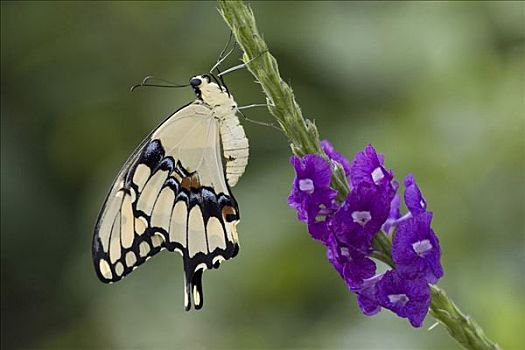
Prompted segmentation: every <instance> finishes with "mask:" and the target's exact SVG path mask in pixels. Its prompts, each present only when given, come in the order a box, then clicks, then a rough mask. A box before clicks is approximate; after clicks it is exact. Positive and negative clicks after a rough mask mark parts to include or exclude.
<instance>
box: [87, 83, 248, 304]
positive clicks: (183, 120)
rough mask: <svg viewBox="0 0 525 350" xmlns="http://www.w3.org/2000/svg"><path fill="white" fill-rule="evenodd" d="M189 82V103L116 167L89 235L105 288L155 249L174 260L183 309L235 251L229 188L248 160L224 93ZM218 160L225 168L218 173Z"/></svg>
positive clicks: (235, 215) (216, 86) (199, 297)
mask: <svg viewBox="0 0 525 350" xmlns="http://www.w3.org/2000/svg"><path fill="white" fill-rule="evenodd" d="M214 80H215V81H212V80H211V78H210V76H209V75H199V76H195V77H193V78H192V79H191V80H190V85H191V86H192V87H193V89H194V91H195V93H196V95H197V99H196V100H195V101H193V102H192V103H190V104H188V105H186V106H184V107H182V108H180V109H179V110H178V111H177V112H175V113H174V114H172V115H171V116H170V117H168V118H167V119H166V120H165V121H164V122H163V123H162V124H161V125H160V126H159V127H158V128H157V129H155V130H154V131H153V132H152V133H151V134H150V135H149V136H148V137H146V139H145V140H144V141H143V142H142V144H141V145H140V146H139V147H138V148H137V149H136V150H135V152H133V154H132V155H131V156H130V157H129V159H128V160H127V161H126V163H125V164H124V166H123V167H122V169H121V170H120V172H119V174H118V176H117V178H116V179H115V181H114V183H113V186H112V187H111V190H110V192H109V194H108V196H107V198H106V201H105V202H104V205H103V207H102V209H101V211H100V214H99V216H98V219H97V223H96V226H95V234H94V236H93V262H94V265H95V270H96V272H97V275H98V277H99V279H100V280H101V281H102V282H106V283H111V282H116V281H119V280H120V279H122V278H123V277H124V276H126V275H128V274H129V273H131V272H132V271H133V270H134V269H135V268H137V266H139V265H141V264H142V263H144V262H145V261H147V260H148V259H149V258H151V257H152V256H153V255H155V254H157V253H158V252H159V251H161V250H163V249H167V250H169V251H176V252H179V253H180V254H181V255H182V258H183V262H184V275H185V298H184V299H185V300H184V305H185V309H186V310H190V309H191V304H192V301H193V305H194V307H195V309H200V308H201V307H202V305H203V294H202V282H201V279H202V273H203V271H204V270H206V269H213V268H218V267H219V265H220V264H221V262H222V261H224V260H228V259H231V258H233V257H235V255H237V253H238V251H239V244H238V236H237V231H236V226H237V223H238V222H239V207H238V206H237V202H236V200H235V198H234V197H233V194H232V193H231V190H230V188H231V187H233V186H235V184H236V183H237V181H238V180H239V178H240V177H241V175H242V174H243V173H244V169H245V167H246V165H247V162H248V140H247V138H246V135H245V133H244V129H243V127H242V126H241V125H240V124H239V119H238V117H237V115H236V112H237V104H236V103H235V101H234V100H233V98H232V96H231V95H230V93H229V92H228V89H227V88H226V87H225V86H223V84H221V83H219V82H218V81H217V80H216V79H214ZM221 142H222V156H224V158H225V163H226V171H224V168H223V159H222V156H221Z"/></svg>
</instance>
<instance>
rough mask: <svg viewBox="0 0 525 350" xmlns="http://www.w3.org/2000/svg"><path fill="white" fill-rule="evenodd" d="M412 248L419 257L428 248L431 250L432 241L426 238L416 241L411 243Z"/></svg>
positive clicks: (424, 253)
mask: <svg viewBox="0 0 525 350" xmlns="http://www.w3.org/2000/svg"><path fill="white" fill-rule="evenodd" d="M412 249H414V252H416V254H417V255H419V256H420V257H423V256H425V255H426V254H427V253H428V252H429V251H430V250H432V243H430V241H429V240H428V239H424V240H422V241H417V242H414V243H412Z"/></svg>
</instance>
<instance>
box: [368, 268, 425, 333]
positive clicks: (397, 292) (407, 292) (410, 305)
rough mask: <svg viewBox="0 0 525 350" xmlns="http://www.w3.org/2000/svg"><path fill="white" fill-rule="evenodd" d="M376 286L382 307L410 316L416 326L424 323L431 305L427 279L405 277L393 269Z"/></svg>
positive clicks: (406, 316) (411, 321)
mask: <svg viewBox="0 0 525 350" xmlns="http://www.w3.org/2000/svg"><path fill="white" fill-rule="evenodd" d="M376 288H377V291H376V297H377V299H378V301H379V303H380V304H381V306H382V307H384V308H386V309H389V310H391V311H392V312H394V313H395V314H397V315H398V316H400V317H404V318H408V320H409V321H410V324H412V326H414V327H421V326H422V325H423V320H424V319H425V316H426V315H427V313H428V308H429V307H430V288H429V287H428V284H427V282H426V281H425V280H423V279H415V280H409V279H404V278H402V277H401V276H400V275H399V274H398V273H397V272H396V271H394V270H392V271H388V272H386V273H385V275H384V276H383V277H382V278H381V280H380V281H379V282H377V285H376Z"/></svg>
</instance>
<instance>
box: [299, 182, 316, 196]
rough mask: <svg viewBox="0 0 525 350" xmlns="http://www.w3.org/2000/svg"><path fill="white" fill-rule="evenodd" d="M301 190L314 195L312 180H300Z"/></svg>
mask: <svg viewBox="0 0 525 350" xmlns="http://www.w3.org/2000/svg"><path fill="white" fill-rule="evenodd" d="M299 189H300V190H301V191H303V192H306V193H308V194H312V193H314V189H315V187H314V182H313V181H312V180H311V179H301V180H299Z"/></svg>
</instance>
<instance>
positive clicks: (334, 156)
mask: <svg viewBox="0 0 525 350" xmlns="http://www.w3.org/2000/svg"><path fill="white" fill-rule="evenodd" d="M321 148H322V149H323V151H324V153H326V155H327V156H328V158H330V160H332V161H335V162H337V163H339V164H341V166H342V167H343V169H344V171H345V174H346V176H347V177H348V176H350V161H349V160H348V159H346V158H345V157H344V156H343V155H342V154H341V153H339V152H337V151H336V150H335V149H334V147H333V146H332V145H331V144H330V142H328V140H323V141H321Z"/></svg>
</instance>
